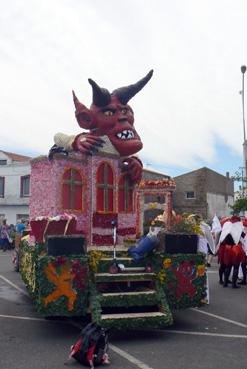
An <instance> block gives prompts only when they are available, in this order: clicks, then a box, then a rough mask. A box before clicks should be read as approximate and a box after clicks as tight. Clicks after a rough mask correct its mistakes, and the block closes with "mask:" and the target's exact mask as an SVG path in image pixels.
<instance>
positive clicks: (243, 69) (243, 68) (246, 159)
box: [241, 65, 247, 178]
mask: <svg viewBox="0 0 247 369" xmlns="http://www.w3.org/2000/svg"><path fill="white" fill-rule="evenodd" d="M245 72H246V66H245V65H242V66H241V73H242V90H241V95H242V112H243V134H244V143H243V151H244V177H245V178H246V175H247V168H246V165H247V145H246V130H245V109H244V74H245Z"/></svg>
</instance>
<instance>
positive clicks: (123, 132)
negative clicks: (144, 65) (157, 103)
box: [73, 70, 153, 156]
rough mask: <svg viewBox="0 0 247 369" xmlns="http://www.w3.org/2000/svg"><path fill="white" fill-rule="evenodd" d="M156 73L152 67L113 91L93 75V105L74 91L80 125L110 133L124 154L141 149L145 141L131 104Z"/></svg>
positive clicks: (96, 132)
mask: <svg viewBox="0 0 247 369" xmlns="http://www.w3.org/2000/svg"><path fill="white" fill-rule="evenodd" d="M152 75H153V71H152V70H151V71H150V72H149V73H148V74H147V75H146V76H145V77H144V78H142V79H141V80H140V81H138V82H136V83H135V84H133V85H129V86H126V87H121V88H118V89H116V90H114V91H113V92H112V93H111V94H110V92H109V91H108V90H107V89H105V88H101V87H99V86H98V85H97V83H96V82H94V81H93V80H92V79H89V80H88V81H89V83H90V85H91V86H92V89H93V103H92V105H91V107H90V109H88V108H86V107H85V106H84V105H83V104H82V103H80V102H79V100H78V99H77V97H76V96H75V94H74V92H73V96H74V103H75V107H76V112H75V115H76V119H77V121H78V123H79V125H80V127H82V128H84V129H88V130H89V131H90V133H91V134H93V135H97V136H104V135H107V136H108V137H109V139H110V141H111V143H112V145H113V146H114V147H115V149H116V150H117V151H118V152H119V154H120V156H129V155H132V154H135V153H136V152H138V151H140V150H141V149H142V142H141V139H140V137H139V135H138V134H137V132H136V130H135V128H134V114H133V110H132V109H131V107H130V106H129V105H127V104H128V101H129V100H130V99H131V98H132V97H133V96H135V95H136V94H137V93H138V92H139V91H140V90H141V89H142V88H143V87H144V86H145V85H146V83H147V82H148V81H149V80H150V78H151V77H152Z"/></svg>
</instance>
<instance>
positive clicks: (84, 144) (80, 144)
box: [54, 132, 104, 155]
mask: <svg viewBox="0 0 247 369" xmlns="http://www.w3.org/2000/svg"><path fill="white" fill-rule="evenodd" d="M54 142H55V145H56V146H58V147H63V148H64V149H65V150H66V151H68V152H69V151H80V152H81V153H82V154H86V155H92V154H93V153H94V152H97V151H99V149H100V147H102V146H103V144H104V140H102V139H101V138H100V137H98V136H95V135H93V134H91V133H87V132H83V133H80V134H78V135H71V136H69V135H66V134H64V133H60V132H59V133H56V134H55V136H54Z"/></svg>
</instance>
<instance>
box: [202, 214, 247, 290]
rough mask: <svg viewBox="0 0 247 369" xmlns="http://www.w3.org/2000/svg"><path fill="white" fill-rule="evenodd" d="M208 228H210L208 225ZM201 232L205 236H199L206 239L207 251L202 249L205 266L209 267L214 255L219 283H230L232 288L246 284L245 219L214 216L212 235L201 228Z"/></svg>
mask: <svg viewBox="0 0 247 369" xmlns="http://www.w3.org/2000/svg"><path fill="white" fill-rule="evenodd" d="M201 224H204V222H202V223H201ZM208 228H209V229H210V227H209V226H208ZM203 232H204V235H205V237H201V238H202V239H204V240H206V243H207V249H208V250H207V252H206V251H205V250H204V253H205V254H206V253H207V255H208V258H207V267H211V262H212V258H213V257H214V256H216V257H217V261H218V264H219V283H220V284H221V285H222V286H223V287H228V286H229V285H231V286H232V288H240V286H241V285H246V284H247V279H246V278H247V267H246V265H247V264H246V262H247V219H246V218H243V219H242V218H240V217H239V216H238V215H233V216H231V217H229V218H222V219H221V220H219V219H218V218H217V216H215V217H214V219H213V222H212V225H211V236H212V237H210V234H209V233H208V230H207V231H206V232H205V231H204V229H203ZM212 240H213V242H212ZM201 242H202V241H201ZM199 244H200V242H199ZM202 244H203V242H202ZM198 251H199V252H200V250H198ZM201 252H202V250H201Z"/></svg>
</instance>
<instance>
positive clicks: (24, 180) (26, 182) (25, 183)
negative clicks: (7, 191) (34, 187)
mask: <svg viewBox="0 0 247 369" xmlns="http://www.w3.org/2000/svg"><path fill="white" fill-rule="evenodd" d="M28 196H30V176H29V175H28V176H22V177H21V197H28Z"/></svg>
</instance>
